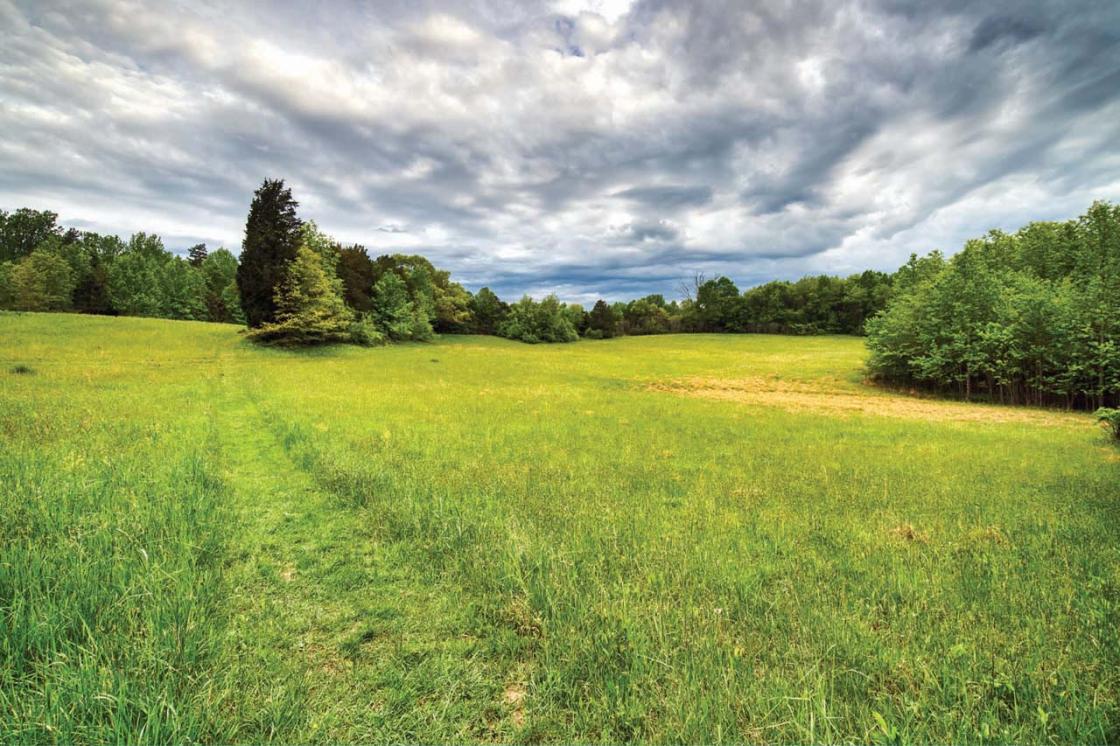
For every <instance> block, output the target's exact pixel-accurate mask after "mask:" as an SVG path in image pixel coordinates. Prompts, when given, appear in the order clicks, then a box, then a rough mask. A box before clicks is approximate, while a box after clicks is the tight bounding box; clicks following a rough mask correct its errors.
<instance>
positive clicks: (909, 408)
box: [649, 377, 1085, 427]
mask: <svg viewBox="0 0 1120 746" xmlns="http://www.w3.org/2000/svg"><path fill="white" fill-rule="evenodd" d="M649 388H650V389H652V390H654V391H664V392H668V393H671V394H677V395H679V396H691V397H698V398H702V399H717V400H720V401H732V402H738V403H740V404H751V405H757V406H765V407H777V408H779V409H783V410H785V411H787V412H809V411H811V412H828V413H830V414H840V415H859V414H870V415H877V416H880V417H895V418H901V419H910V420H927V421H934V422H1000V423H1030V424H1038V425H1051V426H1065V427H1072V426H1079V425H1083V424H1084V422H1085V418H1084V417H1082V416H1079V415H1076V414H1072V413H1068V412H1056V411H1052V410H1041V409H1026V408H1016V407H1005V406H999V405H994V404H976V403H966V402H955V401H943V400H939V399H919V398H915V397H910V396H905V395H902V394H893V393H890V392H886V391H882V390H879V389H871V388H860V387H856V386H849V385H846V384H843V383H842V382H840V381H837V380H835V379H820V380H817V381H790V380H785V379H781V378H764V377H750V378H734V379H724V378H702V377H689V378H679V379H675V380H671V381H659V382H656V383H653V384H650V386H649Z"/></svg>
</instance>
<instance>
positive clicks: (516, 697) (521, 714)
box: [502, 683, 525, 728]
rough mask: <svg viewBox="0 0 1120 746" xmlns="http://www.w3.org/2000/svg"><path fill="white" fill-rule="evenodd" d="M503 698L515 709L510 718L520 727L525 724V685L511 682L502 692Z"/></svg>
mask: <svg viewBox="0 0 1120 746" xmlns="http://www.w3.org/2000/svg"><path fill="white" fill-rule="evenodd" d="M502 699H503V700H504V701H505V703H506V705H507V706H508V707H511V708H512V709H513V711H512V712H511V713H510V719H511V720H513V724H514V725H516V726H517V727H518V728H520V727H521V726H522V725H524V724H525V686H524V685H523V684H519V683H518V684H510V685H509V686H507V687H506V690H505V692H504V693H503V694H502Z"/></svg>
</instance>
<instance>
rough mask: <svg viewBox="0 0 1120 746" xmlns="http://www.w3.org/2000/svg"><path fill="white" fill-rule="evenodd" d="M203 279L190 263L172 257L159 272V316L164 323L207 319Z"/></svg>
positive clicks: (200, 272)
mask: <svg viewBox="0 0 1120 746" xmlns="http://www.w3.org/2000/svg"><path fill="white" fill-rule="evenodd" d="M206 296H207V286H206V276H205V275H204V274H203V273H202V270H200V269H198V268H197V267H195V266H194V265H193V264H191V263H190V262H189V261H187V260H185V259H181V258H180V257H173V258H172V259H171V260H169V261H166V262H164V263H163V266H162V267H160V270H159V299H160V314H159V315H160V316H162V317H163V318H165V319H193V320H195V321H205V320H207V319H208V318H209V315H210V314H209V309H208V308H207V306H206Z"/></svg>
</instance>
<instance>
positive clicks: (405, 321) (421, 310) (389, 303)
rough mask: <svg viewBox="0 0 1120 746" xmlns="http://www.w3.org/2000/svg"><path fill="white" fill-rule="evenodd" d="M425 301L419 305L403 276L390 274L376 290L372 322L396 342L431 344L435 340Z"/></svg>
mask: <svg viewBox="0 0 1120 746" xmlns="http://www.w3.org/2000/svg"><path fill="white" fill-rule="evenodd" d="M421 287H422V288H423V287H424V286H421ZM421 292H423V291H422V290H421ZM423 297H424V296H421V299H420V301H419V302H418V301H417V300H415V299H414V297H413V295H411V294H410V293H409V287H408V285H407V284H406V283H405V281H404V280H402V279H401V277H400V275H399V274H397V273H396V272H393V271H387V272H385V273H384V274H382V275H381V277H380V278H379V279H378V280H377V282H376V284H374V286H373V293H372V294H371V299H370V302H371V306H372V309H371V311H370V318H371V320H372V321H373V323H374V324H375V325H376V327H377V328H378V329H379V330H380V331H381V333H382V334H383V335H384V336H386V337H388V338H389V339H391V340H393V341H394V342H406V341H414V342H422V341H427V340H429V339H431V338H432V325H431V322H430V321H429V320H428V319H429V315H428V311H427V310H426V308H425V306H424V305H423V301H422V299H423Z"/></svg>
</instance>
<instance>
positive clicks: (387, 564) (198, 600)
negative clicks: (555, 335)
mask: <svg viewBox="0 0 1120 746" xmlns="http://www.w3.org/2000/svg"><path fill="white" fill-rule="evenodd" d="M863 358H864V347H863V343H862V341H861V340H858V339H852V338H821V337H812V338H791V337H772V336H761V335H759V336H730V335H722V336H706V335H690V336H687V337H684V336H659V337H647V338H624V339H618V340H609V341H603V342H580V343H577V344H575V345H569V346H564V345H556V346H536V347H534V346H528V345H522V344H519V343H514V342H509V341H506V340H501V339H495V338H484V337H445V338H444V339H443V340H442V341H440V342H437V343H434V344H428V345H400V346H395V347H387V348H382V349H372V350H363V349H359V348H354V347H346V348H333V349H323V350H316V351H313V352H285V351H277V350H265V349H257V348H253V347H250V346H248V345H246V344H245V343H244V342H243V341H242V339H241V337H240V336H239V335H238V333H237V330H236V329H235V328H234V327H231V326H222V325H214V324H204V323H193V322H166V321H155V320H143V319H125V318H120V319H111V318H97V317H79V316H73V315H47V314H43V315H37V314H25V315H13V314H0V381H2V384H3V385H2V386H0V485H2V487H0V490H2V492H0V641H2V643H0V733H2V734H3V740H4V741H6V742H11V743H17V742H37V743H42V742H50V741H56V740H57V741H61V742H72V741H97V740H131V741H135V740H143V741H160V740H174V741H177V742H184V741H188V740H204V741H220V742H231V741H262V740H278V741H283V742H334V741H428V742H437V741H447V740H454V741H463V740H471V741H474V740H477V741H527V740H550V741H622V740H646V741H691V742H697V741H704V742H708V741H713V742H714V741H737V742H742V741H751V742H754V741H766V742H806V741H840V740H856V741H868V740H891V739H892V738H895V737H900V738H904V739H906V740H916V741H930V740H935V741H953V742H960V741H968V742H975V741H979V740H986V739H990V740H994V741H1003V742H1008V741H1019V742H1022V741H1031V742H1041V741H1048V740H1056V741H1067V742H1068V741H1077V742H1098V743H1104V742H1115V741H1117V740H1120V633H1118V631H1117V630H1118V627H1120V494H1118V492H1120V491H1118V489H1117V484H1118V475H1120V462H1118V461H1117V460H1116V458H1115V457H1114V456H1115V453H1116V449H1115V448H1114V447H1112V446H1110V445H1108V444H1107V443H1106V442H1105V440H1104V435H1103V433H1102V432H1101V431H1100V430H1099V429H1098V428H1096V427H1095V426H1094V424H1093V422H1092V420H1091V418H1089V417H1088V416H1084V415H1073V414H1067V413H1055V412H1045V411H1033V410H1023V409H1001V408H997V407H991V406H984V405H970V404H964V403H953V402H940V401H934V400H928V399H914V398H910V397H906V396H902V395H899V394H893V393H889V392H884V391H878V390H873V389H868V388H866V387H863V386H862V385H861V383H860V381H861V379H862V362H863ZM20 366H22V367H20ZM138 734H139V735H138Z"/></svg>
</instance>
